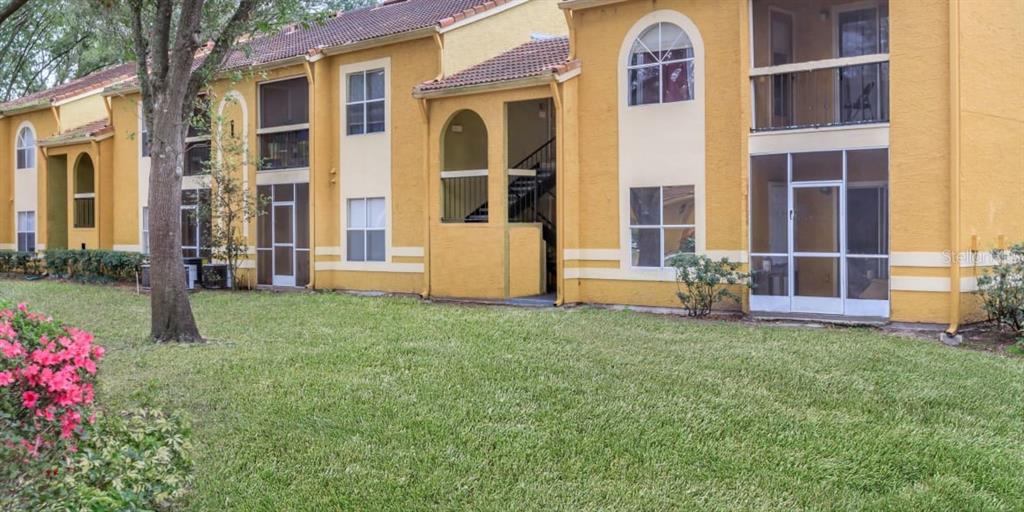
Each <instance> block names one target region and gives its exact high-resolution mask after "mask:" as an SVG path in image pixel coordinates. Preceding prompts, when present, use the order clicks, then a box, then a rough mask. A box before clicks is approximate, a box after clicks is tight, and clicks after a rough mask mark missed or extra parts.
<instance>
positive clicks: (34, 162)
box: [14, 122, 39, 171]
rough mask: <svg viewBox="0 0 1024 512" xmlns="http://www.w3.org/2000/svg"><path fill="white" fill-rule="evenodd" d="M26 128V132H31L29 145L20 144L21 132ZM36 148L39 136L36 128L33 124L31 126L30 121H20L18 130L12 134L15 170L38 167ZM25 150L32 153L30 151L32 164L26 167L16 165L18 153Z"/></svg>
mask: <svg viewBox="0 0 1024 512" xmlns="http://www.w3.org/2000/svg"><path fill="white" fill-rule="evenodd" d="M26 130H27V131H28V133H30V134H32V145H31V146H22V145H21V134H23V133H25V132H26ZM38 148H39V138H38V137H37V136H36V128H35V126H32V123H28V122H26V123H22V124H21V126H19V127H18V131H17V132H15V134H14V168H15V170H18V171H30V170H34V169H36V168H37V167H38V164H39V162H38V158H37V156H36V152H37V150H38ZM25 150H31V151H32V153H31V155H32V165H30V166H28V167H19V166H18V153H20V152H21V151H25Z"/></svg>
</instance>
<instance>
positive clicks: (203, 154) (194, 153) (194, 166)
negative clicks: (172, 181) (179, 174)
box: [184, 141, 210, 176]
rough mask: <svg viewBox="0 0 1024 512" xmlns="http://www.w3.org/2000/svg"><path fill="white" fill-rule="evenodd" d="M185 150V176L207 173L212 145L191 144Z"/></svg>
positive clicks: (207, 142) (206, 143) (205, 143)
mask: <svg viewBox="0 0 1024 512" xmlns="http://www.w3.org/2000/svg"><path fill="white" fill-rule="evenodd" d="M187 146H188V147H187V149H186V150H185V169H184V172H185V176H196V175H199V174H203V173H205V172H206V171H207V169H208V166H209V164H210V143H209V141H206V142H190V143H188V145H187Z"/></svg>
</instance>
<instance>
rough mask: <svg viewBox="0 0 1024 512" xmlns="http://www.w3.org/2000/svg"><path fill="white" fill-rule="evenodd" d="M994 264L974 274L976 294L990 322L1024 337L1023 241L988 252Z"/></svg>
mask: <svg viewBox="0 0 1024 512" xmlns="http://www.w3.org/2000/svg"><path fill="white" fill-rule="evenodd" d="M992 258H993V259H994V260H995V266H993V267H992V269H991V270H989V271H988V272H986V273H985V274H984V275H982V276H979V277H978V292H977V293H978V294H979V295H980V296H981V299H982V307H983V308H984V309H985V312H986V313H987V314H988V318H989V320H990V321H992V322H995V323H996V324H997V325H998V326H999V327H1000V328H1006V329H1009V330H1011V331H1013V332H1014V333H1016V334H1018V335H1020V336H1024V244H1017V245H1015V246H1013V247H1011V248H1009V249H996V250H994V251H992Z"/></svg>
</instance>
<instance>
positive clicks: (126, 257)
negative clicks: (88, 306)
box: [45, 249, 146, 281]
mask: <svg viewBox="0 0 1024 512" xmlns="http://www.w3.org/2000/svg"><path fill="white" fill-rule="evenodd" d="M45 254H46V255H45V260H46V269H47V270H48V271H49V272H50V274H52V275H55V276H59V277H67V278H74V279H84V280H96V279H113V280H121V281H124V280H130V279H134V278H135V272H136V271H137V270H138V269H139V266H140V265H142V262H143V261H145V259H146V258H145V256H144V255H142V254H139V253H136V252H122V251H103V250H96V249H88V250H65V249H52V250H48V251H46V253H45Z"/></svg>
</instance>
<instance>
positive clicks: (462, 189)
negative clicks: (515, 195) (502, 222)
mask: <svg viewBox="0 0 1024 512" xmlns="http://www.w3.org/2000/svg"><path fill="white" fill-rule="evenodd" d="M441 137H442V138H441V208H442V216H441V221H442V222H444V223H452V224H457V223H485V222H487V221H488V219H489V211H488V201H487V179H488V170H487V156H488V155H487V126H486V125H485V124H484V120H483V119H482V118H481V117H480V115H478V114H477V113H476V112H473V111H472V110H460V111H458V112H456V113H455V114H454V115H452V117H451V118H450V119H449V121H448V123H447V124H446V125H445V129H444V132H443V133H442V136H441Z"/></svg>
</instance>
